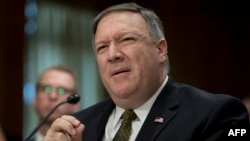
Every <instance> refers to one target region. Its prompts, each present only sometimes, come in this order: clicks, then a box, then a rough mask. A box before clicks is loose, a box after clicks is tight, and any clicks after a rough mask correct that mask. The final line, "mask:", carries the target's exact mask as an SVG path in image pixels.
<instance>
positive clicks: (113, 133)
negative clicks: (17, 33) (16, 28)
mask: <svg viewBox="0 0 250 141" xmlns="http://www.w3.org/2000/svg"><path fill="white" fill-rule="evenodd" d="M93 33H94V51H95V54H96V57H97V62H98V67H99V72H100V76H101V78H102V81H103V84H104V86H105V87H106V89H107V91H108V93H109V95H110V97H111V98H110V99H107V100H105V101H103V102H101V103H99V104H96V105H94V106H92V107H90V108H87V109H85V110H83V111H80V112H78V113H75V114H74V115H73V116H62V117H61V118H59V119H57V120H56V121H55V122H54V123H53V124H52V126H51V128H50V129H49V130H48V132H47V134H46V137H45V141H57V140H58V141H59V140H60V141H62V140H69V139H70V140H73V141H76V140H84V141H112V140H113V141H117V140H118V141H125V140H126V141H127V140H129V141H134V140H137V141H153V140H154V141H193V140H195V141H196V140H197V141H222V140H225V139H236V140H244V139H246V138H247V135H246V134H247V133H248V130H247V127H248V126H249V122H248V114H247V110H246V108H245V107H244V105H243V104H242V103H241V102H240V100H238V99H236V98H233V97H231V96H228V95H222V94H211V93H208V92H206V91H203V90H200V89H197V88H194V87H192V86H189V85H185V84H181V83H178V82H175V81H174V80H173V79H172V78H171V77H170V76H169V69H170V67H169V60H168V56H167V53H168V52H167V42H166V39H165V37H164V29H163V26H162V24H161V21H160V19H159V18H158V16H157V15H155V13H153V12H152V11H150V10H148V9H145V8H143V7H141V6H139V5H137V4H134V3H125V4H120V5H115V6H111V7H109V8H107V9H105V10H104V11H103V12H101V13H100V14H99V15H98V16H97V17H96V19H95V21H94V26H93ZM235 129H243V130H240V131H243V132H244V131H246V133H245V134H244V138H243V137H241V138H234V137H235V136H233V135H235V134H233V133H235V131H236V130H235ZM237 132H238V130H237ZM230 136H233V137H230Z"/></svg>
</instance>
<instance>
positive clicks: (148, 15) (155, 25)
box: [92, 3, 165, 41]
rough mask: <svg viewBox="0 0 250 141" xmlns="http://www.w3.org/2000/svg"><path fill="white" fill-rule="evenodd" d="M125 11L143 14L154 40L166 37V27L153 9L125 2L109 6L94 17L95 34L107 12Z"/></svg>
mask: <svg viewBox="0 0 250 141" xmlns="http://www.w3.org/2000/svg"><path fill="white" fill-rule="evenodd" d="M123 11H129V12H134V13H138V14H139V15H141V16H142V17H143V18H144V20H145V21H146V24H147V26H148V29H149V33H150V35H151V38H152V40H153V41H157V40H159V39H161V38H165V36H164V28H163V26H162V22H161V20H160V18H159V17H158V16H157V15H156V14H155V13H154V12H153V11H151V10H149V9H146V8H143V7H141V6H139V5H138V4H136V3H123V4H118V5H114V6H111V7H108V8H107V9H104V10H103V11H102V12H101V13H99V14H98V15H97V16H96V18H95V19H94V23H93V29H92V30H93V35H95V33H96V30H97V26H98V24H99V22H100V21H101V19H102V18H103V17H105V16H106V15H107V14H109V13H112V12H123Z"/></svg>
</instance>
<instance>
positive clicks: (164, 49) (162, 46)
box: [157, 38, 168, 62]
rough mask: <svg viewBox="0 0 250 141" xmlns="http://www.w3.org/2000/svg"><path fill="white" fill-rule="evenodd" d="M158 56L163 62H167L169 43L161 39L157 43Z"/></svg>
mask: <svg viewBox="0 0 250 141" xmlns="http://www.w3.org/2000/svg"><path fill="white" fill-rule="evenodd" d="M157 49H158V54H159V57H160V61H161V62H165V61H166V58H167V54H168V46H167V41H166V40H165V39H163V38H162V39H160V40H159V41H158V42H157Z"/></svg>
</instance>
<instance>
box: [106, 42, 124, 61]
mask: <svg viewBox="0 0 250 141" xmlns="http://www.w3.org/2000/svg"><path fill="white" fill-rule="evenodd" d="M123 58H124V56H123V52H122V50H121V49H120V48H119V46H117V45H116V44H114V43H112V44H110V46H109V50H108V60H109V62H111V63H115V62H119V61H122V60H123Z"/></svg>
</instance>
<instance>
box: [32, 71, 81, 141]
mask: <svg viewBox="0 0 250 141" xmlns="http://www.w3.org/2000/svg"><path fill="white" fill-rule="evenodd" d="M75 93H77V82H76V75H75V73H74V72H73V71H72V70H71V69H69V68H66V67H63V66H54V67H51V68H48V69H46V70H45V71H44V72H43V73H42V74H41V75H40V76H39V78H38V81H37V84H36V97H35V99H34V102H33V104H34V107H35V110H36V112H37V115H38V117H39V120H40V121H41V120H42V119H44V118H45V117H46V116H47V115H48V113H49V112H50V111H51V110H52V109H53V108H54V107H55V106H56V105H57V104H58V103H60V102H62V101H64V100H66V99H67V97H68V96H70V95H71V94H75ZM79 108H80V104H79V103H77V104H73V105H72V104H63V105H61V106H60V107H58V108H57V109H56V110H55V111H54V112H53V114H52V115H51V116H50V117H49V118H48V120H47V121H46V122H45V123H44V124H43V125H42V126H41V128H40V129H39V131H38V133H37V134H36V135H35V136H34V138H33V139H34V141H42V140H43V137H44V136H45V134H46V132H47V130H48V129H49V128H50V125H51V123H52V122H53V121H54V120H55V119H57V118H59V117H61V116H62V115H69V114H72V113H73V112H76V111H78V110H79Z"/></svg>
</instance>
